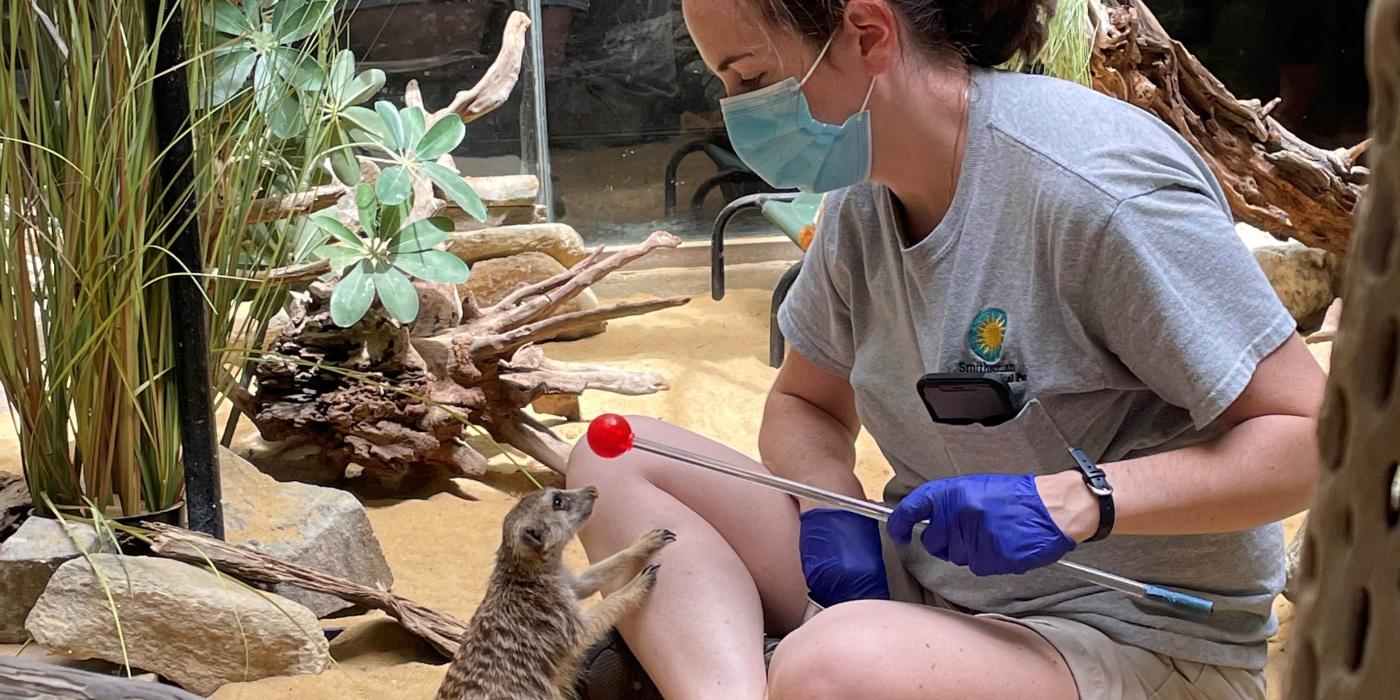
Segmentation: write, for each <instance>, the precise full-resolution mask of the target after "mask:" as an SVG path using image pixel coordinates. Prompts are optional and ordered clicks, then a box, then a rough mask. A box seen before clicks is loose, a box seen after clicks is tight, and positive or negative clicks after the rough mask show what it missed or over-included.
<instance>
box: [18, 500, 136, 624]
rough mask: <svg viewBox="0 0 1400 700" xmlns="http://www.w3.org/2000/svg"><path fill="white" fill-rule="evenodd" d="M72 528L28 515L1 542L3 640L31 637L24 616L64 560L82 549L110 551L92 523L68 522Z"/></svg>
mask: <svg viewBox="0 0 1400 700" xmlns="http://www.w3.org/2000/svg"><path fill="white" fill-rule="evenodd" d="M68 527H69V529H70V530H71V532H72V536H71V537H70V536H69V534H68V531H65V530H64V527H63V524H62V523H60V522H59V521H57V520H54V519H51V518H29V519H28V520H25V521H24V524H23V525H21V526H20V528H19V530H17V531H16V532H15V534H14V535H13V536H11V537H10V538H9V539H7V540H5V542H4V544H0V644H21V643H23V642H24V640H26V639H28V638H29V634H28V633H27V632H25V631H24V619H25V617H26V616H28V615H29V610H30V608H32V607H34V601H36V600H38V599H39V595H40V594H41V593H43V592H44V586H46V585H48V583H49V577H51V576H53V572H54V571H56V570H57V569H58V567H59V566H60V565H62V564H63V562H66V561H68V560H69V559H73V558H75V557H78V556H79V555H80V554H81V552H80V551H79V549H78V548H79V547H81V548H82V551H86V552H89V553H97V552H110V551H112V548H111V545H110V544H109V543H107V542H102V541H100V540H99V537H98V536H97V532H96V531H95V530H93V529H92V526H90V525H83V524H81V523H69V524H68Z"/></svg>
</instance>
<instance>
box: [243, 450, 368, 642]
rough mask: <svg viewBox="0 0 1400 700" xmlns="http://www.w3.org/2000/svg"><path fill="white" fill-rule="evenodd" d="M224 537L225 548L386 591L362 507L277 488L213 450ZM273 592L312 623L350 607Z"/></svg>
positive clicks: (298, 488) (314, 492) (345, 499)
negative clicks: (307, 613) (238, 547)
mask: <svg viewBox="0 0 1400 700" xmlns="http://www.w3.org/2000/svg"><path fill="white" fill-rule="evenodd" d="M219 469H220V472H221V475H222V479H221V480H222V483H223V492H224V493H223V496H224V499H223V504H224V532H225V536H226V537H227V539H228V541H229V542H232V543H235V544H242V545H247V546H248V547H251V548H253V549H255V550H257V551H259V552H262V553H263V554H268V555H271V556H274V557H278V558H280V559H285V560H287V561H290V562H293V563H296V564H301V565H303V566H307V567H311V568H313V569H317V570H319V571H324V572H325V573H328V574H331V575H333V576H339V577H341V578H344V579H349V580H351V581H354V582H356V583H360V584H364V585H366V586H374V587H380V588H384V589H388V588H389V587H390V586H391V585H392V584H393V582H394V574H393V572H392V571H390V569H389V563H388V562H387V561H386V560H385V559H384V550H383V549H382V548H381V547H380V546H379V538H378V537H375V535H374V528H373V527H371V526H370V522H369V517H368V516H367V515H366V514H365V508H364V506H363V505H361V504H360V501H359V500H358V499H356V498H355V497H354V496H352V495H350V494H348V493H346V492H344V491H340V490H338V489H331V488H325V487H321V486H313V485H311V484H302V483H297V482H285V483H284V482H279V481H277V480H276V479H273V478H272V477H270V476H268V475H266V474H263V473H262V472H261V471H258V468H257V467H255V466H253V465H252V464H250V463H249V462H248V461H247V460H245V459H243V458H242V457H239V456H238V455H237V454H234V453H233V452H231V451H229V450H228V449H225V448H220V449H219ZM273 590H274V591H275V592H276V593H277V594H279V595H281V596H284V597H286V598H289V599H291V600H294V601H296V602H298V603H301V604H302V605H305V606H306V607H308V608H310V609H311V611H312V612H314V613H316V615H317V616H319V617H325V616H327V615H330V614H331V613H334V612H337V611H340V610H344V609H345V608H348V607H350V604H349V603H346V602H345V601H342V600H340V599H339V598H336V597H334V596H329V595H325V594H323V593H312V592H309V591H304V590H301V589H299V588H295V587H292V586H287V585H279V586H277V587H275V588H273Z"/></svg>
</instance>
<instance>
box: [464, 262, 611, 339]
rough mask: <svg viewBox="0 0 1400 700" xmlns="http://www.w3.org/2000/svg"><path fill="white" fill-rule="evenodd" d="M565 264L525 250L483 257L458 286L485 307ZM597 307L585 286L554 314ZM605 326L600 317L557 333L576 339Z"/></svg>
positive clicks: (547, 276)
mask: <svg viewBox="0 0 1400 700" xmlns="http://www.w3.org/2000/svg"><path fill="white" fill-rule="evenodd" d="M564 269H565V268H564V266H563V265H561V264H559V262H558V261H557V260H555V259H554V258H551V257H550V256H548V255H545V254H544V253H537V252H527V253H519V254H516V255H511V256H509V257H505V258H492V259H489V260H482V261H480V262H478V263H476V264H475V265H472V276H471V278H470V279H468V280H467V281H466V282H464V283H462V284H461V286H459V287H458V291H459V292H460V293H461V294H462V296H464V297H471V298H472V300H473V301H475V302H476V305H477V306H478V307H480V308H486V307H488V306H491V305H493V304H496V303H497V302H499V301H500V300H502V299H504V298H506V295H508V294H510V293H511V292H512V291H515V290H516V289H517V288H519V287H523V286H526V285H531V284H534V283H536V282H543V281H544V280H546V279H549V278H550V277H553V276H555V275H557V274H559V273H561V272H564ZM596 308H598V297H597V296H595V295H594V294H593V290H591V289H585V290H583V293H582V294H579V295H578V296H576V297H574V298H573V299H571V300H570V301H569V303H567V304H565V305H564V306H562V307H560V309H559V310H558V311H557V312H555V313H556V314H567V313H573V312H575V311H592V310H594V309H596ZM605 330H607V323H606V322H604V321H599V322H598V323H595V324H593V325H591V326H588V327H585V328H580V329H578V330H575V331H570V332H569V333H565V334H564V335H561V336H559V340H578V339H579V338H587V337H589V336H592V335H597V334H599V333H602V332H603V331H605Z"/></svg>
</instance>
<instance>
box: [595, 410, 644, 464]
mask: <svg viewBox="0 0 1400 700" xmlns="http://www.w3.org/2000/svg"><path fill="white" fill-rule="evenodd" d="M635 437H636V434H635V433H633V432H632V426H631V425H630V424H629V423H628V422H627V419H626V418H623V417H622V416H619V415H617V414H615V413H604V414H603V415H601V416H598V417H597V418H594V419H593V422H592V423H590V424H589V426H588V446H589V447H590V448H592V449H593V454H596V455H598V456H599V457H602V458H603V459H612V458H614V457H620V456H622V454H623V453H624V452H626V451H628V450H630V449H632V440H633V439H634V438H635Z"/></svg>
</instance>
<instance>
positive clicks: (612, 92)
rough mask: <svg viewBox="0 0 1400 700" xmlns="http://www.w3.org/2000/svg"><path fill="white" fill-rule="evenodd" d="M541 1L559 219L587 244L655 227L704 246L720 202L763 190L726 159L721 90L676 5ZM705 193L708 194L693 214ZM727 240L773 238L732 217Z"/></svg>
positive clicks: (751, 219) (760, 225) (751, 216)
mask: <svg viewBox="0 0 1400 700" xmlns="http://www.w3.org/2000/svg"><path fill="white" fill-rule="evenodd" d="M542 2H543V17H544V31H543V37H544V65H545V75H546V86H547V94H548V121H549V143H550V147H551V165H552V167H553V170H554V185H555V204H556V214H557V215H558V218H559V219H560V220H562V221H564V222H566V223H569V224H572V225H573V226H574V227H575V228H577V229H578V230H579V232H580V233H581V234H583V236H584V238H585V240H587V241H588V242H589V243H593V244H598V243H607V244H612V243H623V242H636V241H640V240H642V239H643V238H644V237H645V236H646V235H647V234H648V233H650V232H651V231H653V230H655V229H658V228H664V229H667V230H670V231H672V232H674V233H676V234H678V235H681V236H682V237H683V238H685V239H691V240H694V239H708V238H709V236H710V230H711V227H712V226H713V222H714V219H715V216H716V215H717V214H718V213H719V210H720V208H721V207H722V206H723V205H724V204H725V203H726V202H728V201H731V200H733V199H734V198H735V197H738V196H740V195H743V194H749V193H754V192H760V191H770V188H768V187H767V186H766V185H764V184H763V183H762V182H761V181H760V180H759V179H758V178H757V177H755V176H753V175H752V174H751V173H749V172H748V171H747V169H745V168H743V165H742V163H740V162H739V161H738V159H737V158H735V157H734V156H733V154H732V153H730V152H729V150H728V143H727V139H726V138H725V132H724V126H723V123H722V121H721V119H720V114H719V98H720V96H721V95H722V94H723V88H722V87H721V86H720V83H719V81H718V80H717V79H715V78H714V77H713V76H711V75H710V73H709V71H707V70H706V69H705V66H704V64H703V63H702V62H701V60H700V55H699V53H698V52H697V51H696V49H695V45H694V44H693V43H692V42H691V40H690V36H689V35H688V34H687V32H686V29H685V22H684V20H683V18H682V16H681V10H680V2H678V1H676V0H542ZM703 143H708V144H709V147H708V148H702V147H701V146H700V144H703ZM687 153H688V154H687ZM681 154H687V155H684V156H683V157H681ZM672 159H678V160H679V169H678V175H677V178H676V183H675V188H674V192H675V198H676V207H675V211H674V213H673V214H672V215H671V216H667V215H666V212H665V200H666V196H665V195H666V191H667V184H666V182H667V164H668V163H669V162H670V161H671V160H672ZM721 174H722V175H721ZM717 176H720V177H717ZM702 190H704V191H707V192H708V195H707V196H705V197H704V198H703V202H701V203H700V205H699V206H698V207H697V209H698V215H697V216H691V205H692V203H693V202H694V201H698V198H697V197H696V193H697V192H698V191H702ZM728 230H729V235H730V236H739V235H745V234H766V235H781V234H780V233H779V231H778V229H777V228H776V227H775V226H773V225H772V224H770V223H769V222H768V221H767V220H766V219H765V218H764V217H763V216H762V215H761V214H760V213H757V212H756V211H755V212H753V213H746V214H743V215H741V216H739V217H737V218H736V219H735V220H734V223H733V224H731V225H730V226H729V229H728Z"/></svg>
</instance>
